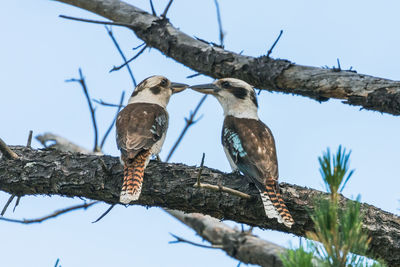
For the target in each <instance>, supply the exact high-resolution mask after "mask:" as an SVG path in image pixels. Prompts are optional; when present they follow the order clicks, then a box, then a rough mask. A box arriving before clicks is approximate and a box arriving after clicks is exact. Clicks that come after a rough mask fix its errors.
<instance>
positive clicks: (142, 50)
mask: <svg viewBox="0 0 400 267" xmlns="http://www.w3.org/2000/svg"><path fill="white" fill-rule="evenodd" d="M146 49H147V45H145V46H144V47H143V48H142V49H140V51H139V52H137V53H136V55H134V56H133V57H132V58H131V59H129V60H128V61H125V62H124V63H123V64H122V65H120V66H118V67H117V66H114V67H113V68H112V69H111V70H110V72H113V71H117V70H120V69H122V68H123V67H125V66H126V65H128V64H129V63H130V62H132V61H133V60H135V59H137V58H138V57H139V56H140V55H141V54H142V53H143V52H144V51H145V50H146Z"/></svg>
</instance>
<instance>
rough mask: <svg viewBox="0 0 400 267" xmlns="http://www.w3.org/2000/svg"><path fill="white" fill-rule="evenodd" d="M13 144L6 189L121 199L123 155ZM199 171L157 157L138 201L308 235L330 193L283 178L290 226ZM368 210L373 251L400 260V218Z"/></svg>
mask: <svg viewBox="0 0 400 267" xmlns="http://www.w3.org/2000/svg"><path fill="white" fill-rule="evenodd" d="M11 148H12V149H13V150H14V151H15V152H16V153H17V154H18V155H19V156H20V159H16V160H0V190H3V191H6V192H9V193H10V194H15V195H18V196H22V195H26V194H28V195H33V194H46V195H63V196H69V197H74V196H77V197H85V198H91V199H95V200H102V201H105V202H108V203H110V204H114V203H117V202H118V199H119V193H120V188H121V184H122V177H123V174H122V167H121V165H120V162H119V159H118V158H116V157H111V156H96V155H85V154H73V153H66V152H61V151H57V150H53V149H51V150H31V149H29V148H26V147H11ZM104 165H105V167H104ZM197 174H198V168H195V167H189V166H186V165H183V164H167V163H161V162H154V161H152V162H150V164H149V166H148V167H147V168H146V174H145V179H144V183H143V189H142V194H141V197H140V199H139V200H138V202H137V203H135V204H139V205H145V206H159V207H165V208H169V209H177V210H182V211H184V212H200V213H203V214H208V215H210V216H213V217H215V218H218V219H229V220H234V221H236V222H239V223H246V224H249V225H252V226H258V227H261V228H264V229H274V230H279V231H283V232H288V233H293V234H295V235H298V236H304V235H305V232H306V231H310V230H312V228H313V225H312V222H311V219H310V217H309V216H308V212H307V210H312V209H313V200H314V199H315V198H316V197H327V194H325V193H322V192H320V191H317V190H313V189H308V188H304V187H300V186H295V185H288V184H284V183H282V184H281V188H282V193H283V198H284V200H285V202H286V203H287V206H288V208H289V210H290V211H291V213H292V215H293V217H294V220H295V221H296V223H295V224H294V225H293V227H292V228H291V229H288V228H286V227H284V226H282V225H281V224H279V223H277V222H276V220H270V219H268V218H266V217H265V214H264V210H263V208H262V203H261V201H260V199H259V198H257V197H255V198H254V199H251V200H245V199H242V198H239V197H236V196H232V195H229V194H226V193H221V192H215V191H210V190H201V189H197V188H194V187H193V185H194V184H195V183H196V181H197ZM202 181H203V182H205V183H209V184H221V185H222V186H226V187H229V188H233V189H236V190H239V191H242V192H245V193H247V194H249V195H254V196H257V195H258V191H257V189H256V188H255V187H254V186H253V185H252V184H249V183H248V182H247V181H246V179H245V178H244V177H243V176H240V175H236V174H225V173H222V172H220V171H217V170H213V169H209V168H206V167H204V169H203V172H202ZM347 201H351V200H348V199H346V198H344V197H343V198H342V203H346V202H347ZM362 212H363V213H364V214H365V219H364V227H365V229H367V230H368V231H369V234H370V236H371V238H372V242H371V253H372V256H373V257H375V258H376V257H380V258H382V259H384V260H385V261H386V262H387V263H389V264H390V265H400V218H399V217H397V216H395V215H393V214H391V213H388V212H385V211H382V210H380V209H378V208H375V207H373V206H370V205H368V204H362Z"/></svg>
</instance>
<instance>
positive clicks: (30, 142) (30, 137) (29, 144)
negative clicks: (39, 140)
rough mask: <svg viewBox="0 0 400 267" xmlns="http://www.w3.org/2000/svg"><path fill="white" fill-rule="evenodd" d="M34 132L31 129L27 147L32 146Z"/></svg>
mask: <svg viewBox="0 0 400 267" xmlns="http://www.w3.org/2000/svg"><path fill="white" fill-rule="evenodd" d="M32 134H33V131H32V130H30V131H29V135H28V141H27V142H26V147H28V148H31V144H32Z"/></svg>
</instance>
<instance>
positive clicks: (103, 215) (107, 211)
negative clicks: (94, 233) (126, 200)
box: [92, 204, 115, 223]
mask: <svg viewBox="0 0 400 267" xmlns="http://www.w3.org/2000/svg"><path fill="white" fill-rule="evenodd" d="M114 207H115V204H112V205H111V206H110V207H109V208H108V209H107V210H106V211H105V212H104V213H103V214H101V216H100V217H99V218H97V220H95V221H93V222H92V223H97V222H99V221H100V220H101V219H103V218H104V217H105V216H106V215H107V214H108V213H109V212H110V211H111V210H112V209H113V208H114Z"/></svg>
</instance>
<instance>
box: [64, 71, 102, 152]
mask: <svg viewBox="0 0 400 267" xmlns="http://www.w3.org/2000/svg"><path fill="white" fill-rule="evenodd" d="M66 82H77V83H79V84H80V85H81V86H82V89H83V93H84V94H85V96H86V100H87V103H88V106H89V110H90V115H91V117H92V124H93V130H94V148H93V152H100V151H101V149H100V147H99V146H98V135H99V133H98V130H97V122H96V115H95V112H96V110H95V109H94V108H93V106H92V101H91V100H90V96H89V92H88V89H87V86H86V82H85V78H84V77H83V74H82V70H81V68H79V79H74V78H72V79H69V80H66Z"/></svg>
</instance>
